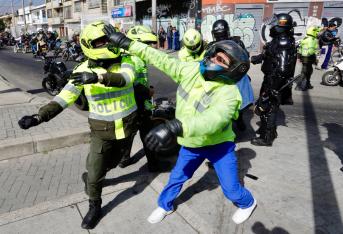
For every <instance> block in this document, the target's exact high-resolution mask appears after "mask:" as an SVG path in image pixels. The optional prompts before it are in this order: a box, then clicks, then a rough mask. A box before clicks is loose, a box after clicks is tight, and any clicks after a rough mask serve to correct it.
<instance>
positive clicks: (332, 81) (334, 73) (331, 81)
mask: <svg viewBox="0 0 343 234" xmlns="http://www.w3.org/2000/svg"><path fill="white" fill-rule="evenodd" d="M342 72H343V58H342V59H341V60H340V61H338V62H336V63H335V64H334V66H333V69H330V70H329V71H327V72H325V73H324V74H323V76H322V84H323V85H327V86H336V85H338V84H340V83H342V84H343V82H342V77H343V74H342Z"/></svg>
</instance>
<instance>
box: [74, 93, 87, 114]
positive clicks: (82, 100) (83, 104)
mask: <svg viewBox="0 0 343 234" xmlns="http://www.w3.org/2000/svg"><path fill="white" fill-rule="evenodd" d="M75 105H76V107H77V108H78V109H80V110H83V111H88V110H89V107H88V101H87V98H86V97H85V94H84V93H83V92H82V93H81V95H80V96H79V98H78V99H76V101H75Z"/></svg>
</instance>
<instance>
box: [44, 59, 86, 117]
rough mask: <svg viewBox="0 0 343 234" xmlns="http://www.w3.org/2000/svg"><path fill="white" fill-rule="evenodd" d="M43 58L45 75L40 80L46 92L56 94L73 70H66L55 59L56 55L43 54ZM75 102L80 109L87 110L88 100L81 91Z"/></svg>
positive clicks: (62, 63)
mask: <svg viewBox="0 0 343 234" xmlns="http://www.w3.org/2000/svg"><path fill="white" fill-rule="evenodd" d="M44 59H45V63H44V73H45V74H46V76H45V77H44V78H43V80H42V86H43V88H44V89H45V90H46V92H47V93H48V94H50V95H52V96H56V95H57V94H59V93H60V92H61V90H62V89H63V87H64V86H65V85H66V84H67V83H68V78H69V77H70V75H71V73H72V72H73V70H68V69H67V67H66V65H65V63H64V62H59V61H56V56H44ZM75 104H76V107H77V108H79V109H80V110H88V101H87V98H86V96H85V94H84V92H83V91H82V93H81V95H80V96H79V98H78V99H77V100H76V101H75Z"/></svg>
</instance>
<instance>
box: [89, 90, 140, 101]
mask: <svg viewBox="0 0 343 234" xmlns="http://www.w3.org/2000/svg"><path fill="white" fill-rule="evenodd" d="M133 91H134V90H133V87H130V88H128V89H124V90H116V91H112V92H108V93H100V94H91V95H86V97H87V99H88V101H101V100H105V99H111V98H116V97H120V96H124V95H125V94H129V93H132V92H133Z"/></svg>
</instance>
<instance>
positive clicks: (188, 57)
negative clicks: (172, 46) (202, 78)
mask: <svg viewBox="0 0 343 234" xmlns="http://www.w3.org/2000/svg"><path fill="white" fill-rule="evenodd" d="M205 52H206V50H203V51H202V52H201V54H191V53H189V52H188V50H187V48H186V47H183V48H182V49H181V50H180V51H179V54H178V57H179V59H180V60H181V61H182V62H199V61H201V60H203V59H204V55H205Z"/></svg>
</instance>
